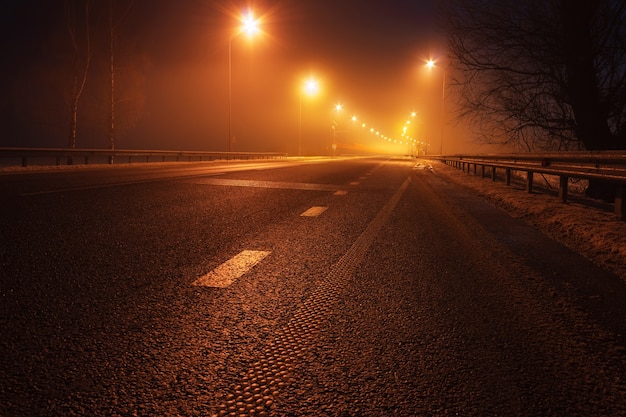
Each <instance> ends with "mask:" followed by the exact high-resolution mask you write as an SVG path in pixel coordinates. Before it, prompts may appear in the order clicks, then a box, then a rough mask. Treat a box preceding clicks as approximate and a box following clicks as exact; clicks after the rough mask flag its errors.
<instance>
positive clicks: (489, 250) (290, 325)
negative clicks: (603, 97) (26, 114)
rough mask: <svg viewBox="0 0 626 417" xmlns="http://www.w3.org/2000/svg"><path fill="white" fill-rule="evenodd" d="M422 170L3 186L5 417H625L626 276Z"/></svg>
mask: <svg viewBox="0 0 626 417" xmlns="http://www.w3.org/2000/svg"><path fill="white" fill-rule="evenodd" d="M416 163H417V161H415V160H406V159H374V158H373V159H337V160H314V161H309V160H307V161H290V162H285V161H282V162H280V161H279V162H276V161H267V162H245V163H235V162H230V163H197V164H195V163H193V164H180V165H179V164H176V165H150V166H148V165H145V166H133V167H109V168H89V169H74V170H60V171H54V172H31V173H13V174H11V173H3V174H0V196H1V201H2V203H1V204H0V215H1V217H0V238H1V243H0V268H1V269H0V329H1V336H0V417H10V416H213V415H273V416H393V415H396V416H439V415H462V416H495V415H500V416H600V415H603V416H624V415H626V284H625V283H624V282H623V281H621V280H620V279H619V278H618V277H616V276H614V275H612V274H610V273H608V272H606V271H604V270H602V269H600V268H598V267H596V266H594V265H593V264H591V263H590V262H588V261H586V260H585V259H584V258H583V257H581V256H579V255H577V254H575V253H573V252H571V251H570V250H568V249H566V248H565V247H563V246H562V245H560V244H558V243H556V242H554V241H552V240H550V239H548V238H546V237H544V236H543V235H541V234H540V233H538V232H537V231H535V230H534V229H532V228H530V227H528V226H527V225H525V224H523V223H521V222H520V221H517V220H515V219H512V218H511V217H509V216H508V215H507V214H506V213H504V212H502V211H501V210H499V209H496V208H494V207H493V206H491V205H489V204H488V203H485V202H484V201H482V200H480V199H479V198H476V197H474V196H472V195H471V193H469V192H468V191H467V190H465V189H462V188H459V187H458V186H456V185H453V184H452V183H450V182H448V181H446V180H445V178H443V177H440V176H439V175H437V173H436V172H432V171H431V170H429V169H428V168H427V167H424V166H419V165H416Z"/></svg>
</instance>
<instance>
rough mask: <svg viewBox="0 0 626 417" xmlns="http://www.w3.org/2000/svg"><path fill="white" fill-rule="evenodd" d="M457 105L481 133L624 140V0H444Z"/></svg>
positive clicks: (569, 144) (598, 144)
mask: <svg viewBox="0 0 626 417" xmlns="http://www.w3.org/2000/svg"><path fill="white" fill-rule="evenodd" d="M447 14H448V16H449V23H450V51H451V55H452V58H453V67H454V73H455V74H456V77H455V80H454V82H453V84H455V85H456V86H457V87H460V89H459V90H460V97H461V102H460V109H461V115H462V116H468V117H469V119H470V120H472V121H473V122H475V125H476V126H478V127H479V129H477V131H478V132H479V134H480V135H481V136H482V137H483V138H484V139H486V140H487V141H489V142H500V143H509V144H514V145H517V146H519V147H523V148H526V149H529V150H530V149H560V150H565V149H587V150H601V149H624V147H625V146H626V3H625V2H623V1H620V0H520V1H510V0H452V1H451V2H450V4H449V7H448V10H447Z"/></svg>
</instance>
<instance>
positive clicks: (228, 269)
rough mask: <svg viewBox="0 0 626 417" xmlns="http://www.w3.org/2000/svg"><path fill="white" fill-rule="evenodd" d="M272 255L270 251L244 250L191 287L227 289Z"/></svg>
mask: <svg viewBox="0 0 626 417" xmlns="http://www.w3.org/2000/svg"><path fill="white" fill-rule="evenodd" d="M270 253H271V252H269V251H261V250H244V251H242V252H240V253H239V254H237V255H235V256H234V257H233V258H231V259H229V260H228V261H226V262H224V263H223V264H221V265H220V266H218V267H217V268H215V269H214V270H212V271H211V272H209V273H208V274H206V275H203V276H201V277H200V278H198V279H197V280H195V281H194V282H193V283H192V284H191V285H194V286H196V287H215V288H226V287H228V286H229V285H231V284H232V283H233V282H235V280H237V279H238V278H241V276H243V275H244V274H245V273H246V272H248V271H249V270H251V269H252V268H253V267H254V266H255V265H256V264H258V263H259V262H261V261H262V260H263V259H264V258H265V257H266V256H267V255H269V254H270Z"/></svg>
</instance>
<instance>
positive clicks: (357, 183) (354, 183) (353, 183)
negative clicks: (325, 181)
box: [350, 181, 360, 185]
mask: <svg viewBox="0 0 626 417" xmlns="http://www.w3.org/2000/svg"><path fill="white" fill-rule="evenodd" d="M359 184H360V183H359V182H358V181H352V182H351V183H350V185H359Z"/></svg>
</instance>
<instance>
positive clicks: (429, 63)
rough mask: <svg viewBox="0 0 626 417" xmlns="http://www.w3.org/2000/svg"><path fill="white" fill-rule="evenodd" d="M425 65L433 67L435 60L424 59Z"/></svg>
mask: <svg viewBox="0 0 626 417" xmlns="http://www.w3.org/2000/svg"><path fill="white" fill-rule="evenodd" d="M426 66H427V67H428V68H429V69H432V68H434V67H435V61H433V60H432V59H429V60H428V61H426Z"/></svg>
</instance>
